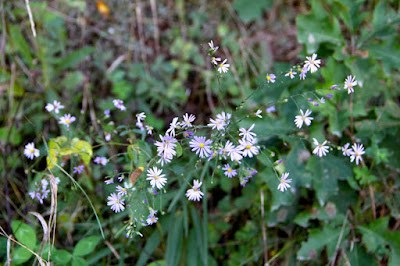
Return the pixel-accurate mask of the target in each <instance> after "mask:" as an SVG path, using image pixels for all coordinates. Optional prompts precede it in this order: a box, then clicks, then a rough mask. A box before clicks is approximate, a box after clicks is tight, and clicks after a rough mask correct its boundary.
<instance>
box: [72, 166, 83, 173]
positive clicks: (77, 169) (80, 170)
mask: <svg viewBox="0 0 400 266" xmlns="http://www.w3.org/2000/svg"><path fill="white" fill-rule="evenodd" d="M84 168H85V166H84V165H83V164H81V165H78V166H75V167H74V171H73V173H74V174H76V173H78V174H81V173H82V172H83V169H84Z"/></svg>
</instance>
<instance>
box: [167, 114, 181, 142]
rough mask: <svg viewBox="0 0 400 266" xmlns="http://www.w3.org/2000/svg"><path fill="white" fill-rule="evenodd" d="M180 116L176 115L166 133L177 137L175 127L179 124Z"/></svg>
mask: <svg viewBox="0 0 400 266" xmlns="http://www.w3.org/2000/svg"><path fill="white" fill-rule="evenodd" d="M178 119H179V118H178V117H174V119H172V122H171V123H170V124H169V128H168V130H167V132H165V134H167V135H170V136H172V137H175V128H176V127H177V126H178Z"/></svg>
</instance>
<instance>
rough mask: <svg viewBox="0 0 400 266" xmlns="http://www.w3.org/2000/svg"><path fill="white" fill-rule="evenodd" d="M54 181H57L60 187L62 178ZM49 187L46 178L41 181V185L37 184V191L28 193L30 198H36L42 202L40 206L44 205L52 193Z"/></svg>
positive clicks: (56, 178)
mask: <svg viewBox="0 0 400 266" xmlns="http://www.w3.org/2000/svg"><path fill="white" fill-rule="evenodd" d="M54 179H55V182H56V185H58V184H59V183H60V178H58V177H55V178H54ZM48 185H49V181H47V180H46V179H45V178H43V179H41V180H40V183H39V184H38V183H37V182H35V187H36V189H35V190H33V191H31V192H29V193H28V194H29V196H30V197H31V198H32V199H35V198H36V199H37V200H38V201H39V202H40V204H43V200H44V199H46V198H47V196H48V195H49V193H50V189H49V188H48Z"/></svg>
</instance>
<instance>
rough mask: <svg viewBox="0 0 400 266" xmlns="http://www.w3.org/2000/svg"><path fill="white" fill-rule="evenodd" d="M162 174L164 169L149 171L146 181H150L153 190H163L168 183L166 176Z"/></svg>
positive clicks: (154, 168) (155, 168)
mask: <svg viewBox="0 0 400 266" xmlns="http://www.w3.org/2000/svg"><path fill="white" fill-rule="evenodd" d="M161 173H162V169H158V168H157V167H153V169H147V178H146V180H149V181H150V185H151V187H152V188H154V187H157V188H158V189H162V188H163V187H164V186H165V184H166V183H167V179H166V178H165V177H164V176H165V174H161Z"/></svg>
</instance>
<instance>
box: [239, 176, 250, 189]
mask: <svg viewBox="0 0 400 266" xmlns="http://www.w3.org/2000/svg"><path fill="white" fill-rule="evenodd" d="M247 182H249V179H248V178H246V177H242V178H240V185H241V186H242V187H245V186H246V184H247Z"/></svg>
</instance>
